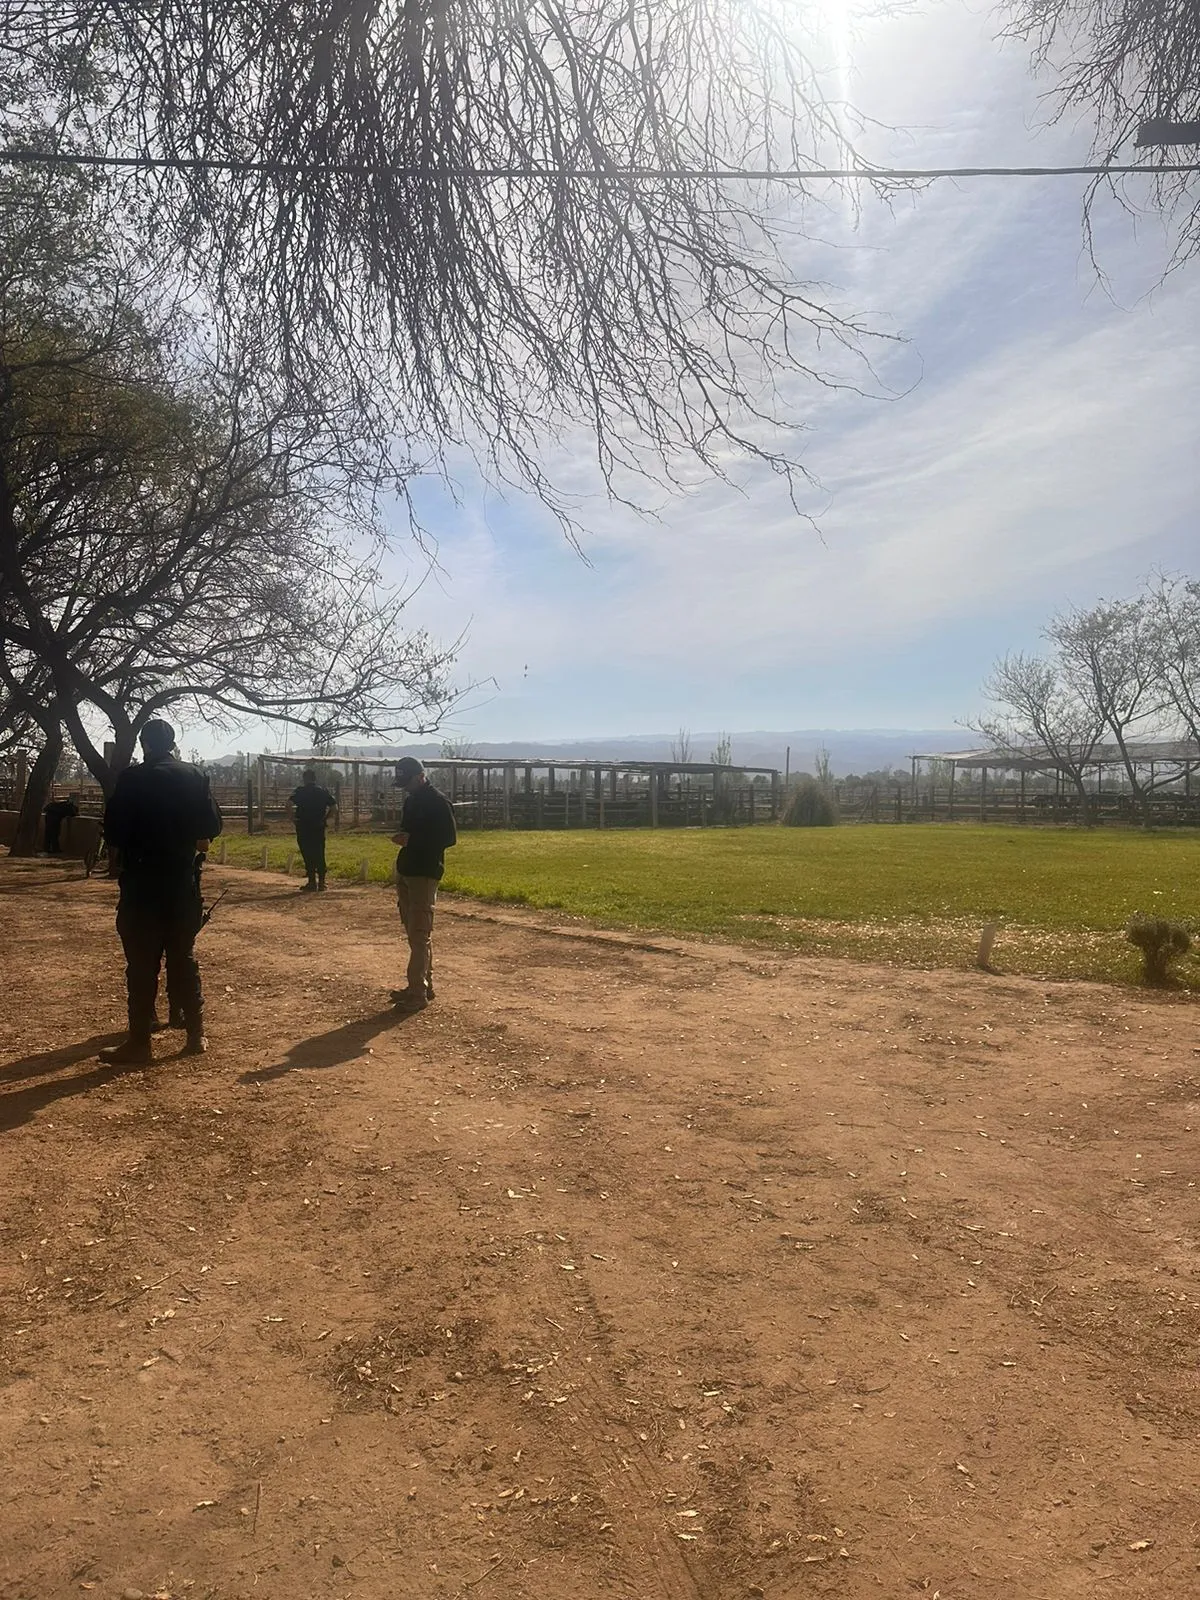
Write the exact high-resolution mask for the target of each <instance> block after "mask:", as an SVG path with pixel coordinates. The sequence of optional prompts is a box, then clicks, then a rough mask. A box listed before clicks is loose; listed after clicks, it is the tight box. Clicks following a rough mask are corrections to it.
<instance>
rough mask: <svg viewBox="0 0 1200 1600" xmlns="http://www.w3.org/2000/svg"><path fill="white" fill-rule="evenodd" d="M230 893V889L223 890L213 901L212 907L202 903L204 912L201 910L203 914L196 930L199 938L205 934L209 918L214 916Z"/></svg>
mask: <svg viewBox="0 0 1200 1600" xmlns="http://www.w3.org/2000/svg"><path fill="white" fill-rule="evenodd" d="M228 893H229V890H228V889H222V890H221V892H220V894H219V895H218V896H217V898H216V899H215V900H214V901H213V903H212V905H210V906H206V905H204V902H203V901H201V906H202V910H201V913H200V926H199V927H198V928H197V929H196V936H197V937H199V936H200V934H202V933H203V932H204V930H205V928H207V927H208V921H209V918H210V917H211V916H212V914H213V912H214V911H215V910H216V909H217V907H218V906H219V905H220V904H221V901H222V900H224V898H225V896H226V895H227V894H228Z"/></svg>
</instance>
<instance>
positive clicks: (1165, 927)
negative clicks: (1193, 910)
mask: <svg viewBox="0 0 1200 1600" xmlns="http://www.w3.org/2000/svg"><path fill="white" fill-rule="evenodd" d="M1125 937H1126V938H1127V939H1128V940H1129V942H1130V944H1132V945H1136V946H1137V948H1138V949H1139V950H1140V951H1141V952H1142V962H1143V972H1142V978H1143V981H1144V982H1145V983H1147V984H1149V985H1150V986H1151V987H1152V988H1156V989H1160V988H1162V987H1163V986H1164V985H1166V984H1169V983H1170V981H1171V975H1170V970H1169V969H1170V965H1171V962H1172V961H1174V960H1175V959H1176V957H1177V956H1183V955H1186V954H1187V953H1188V951H1189V950H1190V949H1191V947H1192V939H1191V935H1190V934H1189V933H1188V931H1187V929H1186V928H1185V927H1183V926H1182V925H1181V924H1180V923H1178V922H1168V921H1167V920H1166V918H1165V917H1134V918H1133V920H1132V922H1130V924H1129V926H1128V927H1127V928H1126V930H1125Z"/></svg>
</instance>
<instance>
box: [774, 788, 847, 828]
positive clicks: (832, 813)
mask: <svg viewBox="0 0 1200 1600" xmlns="http://www.w3.org/2000/svg"><path fill="white" fill-rule="evenodd" d="M837 820H838V808H837V799H836V797H835V795H834V793H833V790H832V789H831V788H830V787H829V786H828V784H824V783H821V782H820V781H819V780H818V779H816V778H801V779H800V780H799V782H798V783H797V784H796V786H795V788H794V789H793V790H792V793H791V795H790V797H789V799H788V803H787V806H786V807H785V809H784V813H783V822H784V826H785V827H788V828H832V827H833V825H834V823H835V822H836V821H837Z"/></svg>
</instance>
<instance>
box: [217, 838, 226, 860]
mask: <svg viewBox="0 0 1200 1600" xmlns="http://www.w3.org/2000/svg"><path fill="white" fill-rule="evenodd" d="M217 865H218V866H221V867H223V866H224V865H225V835H224V834H222V835H221V837H220V839H219V841H218V843H217Z"/></svg>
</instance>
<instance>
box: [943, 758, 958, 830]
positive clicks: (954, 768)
mask: <svg viewBox="0 0 1200 1600" xmlns="http://www.w3.org/2000/svg"><path fill="white" fill-rule="evenodd" d="M957 777H958V762H957V761H952V762H951V763H950V802H949V805H948V806H947V808H946V809H947V821H949V822H953V821H954V780H955V778H957Z"/></svg>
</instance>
